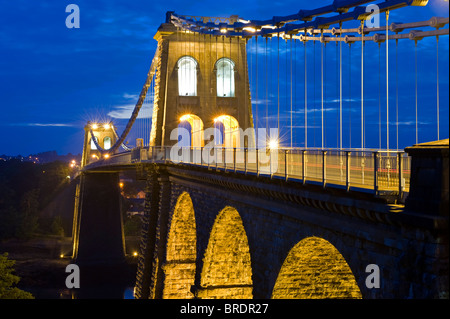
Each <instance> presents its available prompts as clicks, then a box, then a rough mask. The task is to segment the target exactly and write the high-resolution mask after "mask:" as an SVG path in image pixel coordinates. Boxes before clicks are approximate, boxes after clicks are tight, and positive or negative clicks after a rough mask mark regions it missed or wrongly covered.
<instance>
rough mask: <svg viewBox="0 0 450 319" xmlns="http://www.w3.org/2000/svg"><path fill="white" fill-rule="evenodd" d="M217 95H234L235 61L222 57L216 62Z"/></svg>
mask: <svg viewBox="0 0 450 319" xmlns="http://www.w3.org/2000/svg"><path fill="white" fill-rule="evenodd" d="M216 76H217V96H224V97H233V96H234V62H233V61H232V60H230V59H228V58H222V59H220V60H218V61H217V62H216Z"/></svg>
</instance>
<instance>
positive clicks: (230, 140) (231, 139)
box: [214, 115, 240, 148]
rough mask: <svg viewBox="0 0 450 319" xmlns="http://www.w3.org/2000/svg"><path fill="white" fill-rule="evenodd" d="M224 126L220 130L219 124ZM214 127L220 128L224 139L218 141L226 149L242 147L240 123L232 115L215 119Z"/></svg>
mask: <svg viewBox="0 0 450 319" xmlns="http://www.w3.org/2000/svg"><path fill="white" fill-rule="evenodd" d="M219 123H220V124H221V126H223V128H222V129H219V128H218V124H219ZM214 127H216V128H218V130H219V131H220V133H221V135H222V137H221V139H218V140H220V141H221V142H222V146H224V147H225V148H233V147H237V148H239V147H240V130H239V122H238V121H237V120H236V118H235V117H233V116H231V115H220V116H218V117H216V118H215V119H214Z"/></svg>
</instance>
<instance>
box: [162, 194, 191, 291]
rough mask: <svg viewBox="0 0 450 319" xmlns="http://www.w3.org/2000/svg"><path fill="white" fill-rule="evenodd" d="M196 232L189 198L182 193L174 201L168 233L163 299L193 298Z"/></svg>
mask: <svg viewBox="0 0 450 319" xmlns="http://www.w3.org/2000/svg"><path fill="white" fill-rule="evenodd" d="M196 257H197V232H196V224H195V214H194V206H193V204H192V200H191V197H190V195H189V194H188V193H187V192H183V193H182V194H181V195H180V196H179V197H178V199H177V203H176V205H175V208H174V211H173V214H172V218H171V221H170V226H169V231H168V234H167V249H166V263H165V265H164V267H163V268H164V274H165V278H164V289H163V298H164V299H173V298H176V299H189V298H193V297H194V295H193V294H192V293H191V286H192V285H193V284H194V280H195V261H196Z"/></svg>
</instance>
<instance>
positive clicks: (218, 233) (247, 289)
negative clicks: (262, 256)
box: [199, 206, 253, 299]
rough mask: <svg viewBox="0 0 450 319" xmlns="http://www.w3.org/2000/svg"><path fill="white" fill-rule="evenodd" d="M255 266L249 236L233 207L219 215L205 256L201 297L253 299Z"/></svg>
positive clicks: (226, 208)
mask: <svg viewBox="0 0 450 319" xmlns="http://www.w3.org/2000/svg"><path fill="white" fill-rule="evenodd" d="M252 285H253V281H252V268H251V263H250V250H249V246H248V240H247V235H246V233H245V229H244V226H243V224H242V219H241V217H240V216H239V213H238V212H237V210H236V209H234V208H233V207H229V206H227V207H225V208H224V209H223V210H222V211H221V212H220V213H219V214H218V216H217V217H216V220H215V221H214V226H213V228H212V231H211V235H210V239H209V242H208V247H207V249H206V252H205V256H204V259H203V270H202V274H201V287H202V290H201V291H200V292H199V297H200V298H227V299H239V298H240V299H247V298H252V297H253V294H252V290H253V288H252Z"/></svg>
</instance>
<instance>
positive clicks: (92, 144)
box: [91, 136, 98, 150]
mask: <svg viewBox="0 0 450 319" xmlns="http://www.w3.org/2000/svg"><path fill="white" fill-rule="evenodd" d="M94 138H95V140H96V141H97V143H98V137H97V136H94ZM96 149H97V146H95V143H94V140H93V139H92V138H91V150H96Z"/></svg>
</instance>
